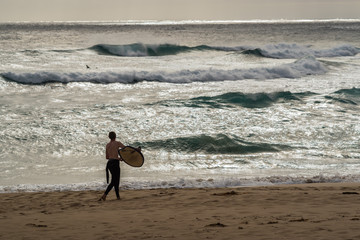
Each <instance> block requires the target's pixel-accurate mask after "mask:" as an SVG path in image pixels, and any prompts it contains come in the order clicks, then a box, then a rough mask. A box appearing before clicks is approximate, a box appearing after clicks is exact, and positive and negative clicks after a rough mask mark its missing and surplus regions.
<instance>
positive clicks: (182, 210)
mask: <svg viewBox="0 0 360 240" xmlns="http://www.w3.org/2000/svg"><path fill="white" fill-rule="evenodd" d="M101 195H102V192H97V191H82V192H40V193H39V192H38V193H3V194H0V196H1V200H0V202H1V204H0V239H146V238H156V239H162V238H168V239H184V240H188V239H291V240H294V239H342V240H345V239H354V240H355V239H360V183H340V184H305V185H280V186H270V187H243V188H222V189H156V190H131V191H121V197H122V200H120V201H119V200H116V199H115V194H114V192H113V191H112V192H110V194H109V196H108V199H107V201H106V202H98V201H97V200H98V198H99V197H100V196H101Z"/></svg>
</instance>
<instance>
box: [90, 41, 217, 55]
mask: <svg viewBox="0 0 360 240" xmlns="http://www.w3.org/2000/svg"><path fill="white" fill-rule="evenodd" d="M90 49H91V50H94V51H96V52H97V53H99V54H104V55H115V56H122V57H125V56H126V57H144V56H165V55H175V54H179V53H182V52H189V51H193V50H212V49H214V48H212V47H210V46H207V45H200V46H196V47H188V46H180V45H173V44H143V43H134V44H128V45H111V44H98V45H95V46H93V47H91V48H90Z"/></svg>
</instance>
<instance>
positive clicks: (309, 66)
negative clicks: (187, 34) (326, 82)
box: [1, 57, 327, 84]
mask: <svg viewBox="0 0 360 240" xmlns="http://www.w3.org/2000/svg"><path fill="white" fill-rule="evenodd" d="M326 72H327V69H326V68H325V67H324V66H323V65H322V64H321V63H320V62H319V61H317V60H316V59H315V58H311V57H307V58H303V59H299V60H297V61H295V62H294V63H290V64H283V65H280V66H276V67H267V68H250V69H233V70H222V69H207V70H194V71H190V70H182V71H177V72H172V73H168V72H160V71H158V72H148V71H141V72H131V73H129V72H123V73H122V72H119V73H118V72H87V73H83V72H72V73H60V72H36V73H13V72H7V73H2V74H1V76H2V77H3V78H5V79H6V80H8V81H13V82H17V83H22V84H45V83H53V82H57V83H70V82H92V83H104V84H106V83H137V82H141V81H156V82H169V83H191V82H214V81H226V80H229V81H235V80H244V79H257V80H266V79H276V78H300V77H303V76H307V75H315V74H324V73H326Z"/></svg>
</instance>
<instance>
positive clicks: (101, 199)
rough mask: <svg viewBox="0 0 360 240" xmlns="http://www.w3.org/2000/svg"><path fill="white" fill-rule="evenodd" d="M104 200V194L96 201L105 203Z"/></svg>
mask: <svg viewBox="0 0 360 240" xmlns="http://www.w3.org/2000/svg"><path fill="white" fill-rule="evenodd" d="M105 200H106V195H105V194H104V195H102V196H101V198H100V199H99V200H98V201H99V202H100V201H105Z"/></svg>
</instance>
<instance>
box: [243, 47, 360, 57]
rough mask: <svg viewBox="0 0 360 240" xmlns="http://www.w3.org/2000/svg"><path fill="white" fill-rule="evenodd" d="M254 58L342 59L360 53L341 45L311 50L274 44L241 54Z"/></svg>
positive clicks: (357, 50) (358, 50) (355, 49)
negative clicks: (307, 57) (310, 57)
mask: <svg viewBox="0 0 360 240" xmlns="http://www.w3.org/2000/svg"><path fill="white" fill-rule="evenodd" d="M242 53H243V54H249V55H254V56H261V57H267V58H277V59H292V58H295V59H298V58H303V57H306V56H312V57H317V58H321V57H342V56H355V55H356V54H358V53H360V48H357V47H354V46H352V45H348V44H347V45H341V46H337V47H333V48H329V49H320V50H316V49H312V48H310V47H308V46H301V45H298V44H286V43H280V44H274V45H267V46H265V47H261V48H254V49H247V50H244V51H243V52H242Z"/></svg>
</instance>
